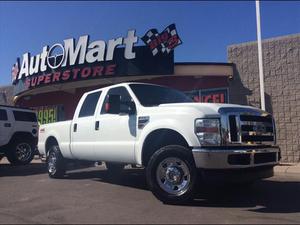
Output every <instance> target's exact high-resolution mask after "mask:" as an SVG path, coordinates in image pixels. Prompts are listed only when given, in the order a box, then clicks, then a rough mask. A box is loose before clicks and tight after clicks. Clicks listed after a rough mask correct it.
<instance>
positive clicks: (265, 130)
mask: <svg viewBox="0 0 300 225" xmlns="http://www.w3.org/2000/svg"><path fill="white" fill-rule="evenodd" d="M220 113H221V115H222V117H221V124H222V136H223V144H225V145H231V144H240V145H241V144H243V145H269V144H274V143H275V141H276V140H275V139H276V133H275V127H274V120H273V117H272V116H271V115H270V114H268V113H266V112H263V111H259V110H254V109H253V110H252V109H250V110H248V109H243V108H221V109H220Z"/></svg>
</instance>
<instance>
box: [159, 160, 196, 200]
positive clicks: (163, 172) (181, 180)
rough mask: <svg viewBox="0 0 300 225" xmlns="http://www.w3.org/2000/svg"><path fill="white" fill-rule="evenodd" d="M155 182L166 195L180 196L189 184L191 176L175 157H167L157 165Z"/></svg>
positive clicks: (183, 163)
mask: <svg viewBox="0 0 300 225" xmlns="http://www.w3.org/2000/svg"><path fill="white" fill-rule="evenodd" d="M156 180H157V182H158V185H159V187H160V188H161V189H163V190H164V191H165V192H167V193H168V194H172V195H177V196H179V195H182V194H184V193H185V192H186V191H187V190H188V188H189V186H190V183H191V174H190V170H189V167H188V166H187V164H186V163H185V162H184V161H183V160H181V159H179V158H176V157H169V158H166V159H164V160H163V161H162V162H160V163H159V165H158V167H157V170H156Z"/></svg>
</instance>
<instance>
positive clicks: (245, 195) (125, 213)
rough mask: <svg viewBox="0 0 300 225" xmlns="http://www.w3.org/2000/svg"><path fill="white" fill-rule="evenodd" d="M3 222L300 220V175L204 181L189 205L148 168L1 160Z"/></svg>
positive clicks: (0, 178) (0, 177) (207, 222)
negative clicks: (158, 194) (63, 171)
mask: <svg viewBox="0 0 300 225" xmlns="http://www.w3.org/2000/svg"><path fill="white" fill-rule="evenodd" d="M0 190H1V194H0V223H3V224H8V223H27V224H28V223H39V224H40V223H64V224H66V223H130V224H134V223H138V224H141V223H151V224H154V223H160V224H161V223H170V224H174V223H176V224H182V223H205V224H209V223H213V224H216V223H223V224H224V223H229V224H234V223H251V224H263V223H265V224H266V223H267V224H291V223H296V224H299V223H300V177H299V174H284V173H282V174H277V175H276V176H275V177H273V178H271V179H267V180H264V181H260V182H257V183H255V184H254V185H253V186H252V187H251V188H249V187H246V188H245V187H237V186H214V185H209V186H207V185H206V186H203V187H200V189H199V190H198V192H199V193H198V194H197V196H196V198H195V199H194V200H193V201H191V202H189V203H188V204H186V205H166V204H163V203H162V202H160V201H158V200H157V199H156V198H155V197H154V196H153V195H152V193H151V192H150V191H148V190H147V187H146V182H145V176H144V170H142V169H126V170H124V171H123V173H122V176H121V177H120V178H116V179H111V178H109V177H108V176H107V173H106V171H105V168H104V167H103V166H98V167H88V168H81V169H75V170H72V171H68V174H67V175H66V177H65V178H64V179H57V180H55V179H50V178H48V175H47V173H46V168H45V164H43V163H40V162H39V161H38V162H35V163H32V164H30V165H27V166H19V167H13V166H11V165H9V164H7V163H3V162H2V163H1V164H0Z"/></svg>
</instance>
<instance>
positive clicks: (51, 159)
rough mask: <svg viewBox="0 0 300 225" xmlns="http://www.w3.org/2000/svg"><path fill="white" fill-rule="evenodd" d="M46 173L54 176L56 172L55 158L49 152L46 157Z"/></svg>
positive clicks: (53, 154)
mask: <svg viewBox="0 0 300 225" xmlns="http://www.w3.org/2000/svg"><path fill="white" fill-rule="evenodd" d="M48 172H49V173H50V174H54V173H55V172H56V156H55V153H54V152H50V154H49V157H48Z"/></svg>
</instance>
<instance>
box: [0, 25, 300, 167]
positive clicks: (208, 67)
mask: <svg viewBox="0 0 300 225" xmlns="http://www.w3.org/2000/svg"><path fill="white" fill-rule="evenodd" d="M168 28H172V27H171V25H170V26H169V27H168ZM150 31H152V32H153V29H152V30H149V31H148V32H147V33H146V35H145V36H144V37H142V38H141V39H142V40H143V41H144V42H145V45H142V46H135V45H134V43H136V42H137V38H138V37H136V36H135V31H128V34H127V37H119V38H115V39H111V40H109V41H108V42H104V41H102V40H98V41H94V42H91V43H89V41H88V40H89V39H88V36H81V37H80V38H79V39H78V40H77V41H75V40H74V39H66V40H63V41H62V43H64V46H63V45H62V44H59V43H58V44H54V45H52V46H51V47H50V48H49V47H48V46H45V47H43V48H42V51H41V53H40V54H37V55H36V56H31V55H30V54H29V53H25V54H24V55H23V56H22V57H21V58H20V59H18V60H17V63H16V64H15V65H14V67H13V70H12V75H13V87H14V93H13V104H14V105H18V106H22V107H30V108H33V109H35V110H36V111H37V114H38V119H39V122H40V123H41V124H44V123H51V122H56V121H63V120H68V119H71V118H72V117H73V114H74V111H75V108H76V105H77V103H78V101H79V99H80V97H81V96H82V94H83V93H85V92H86V91H90V90H93V89H97V88H101V87H105V86H108V85H112V84H117V83H121V82H130V81H134V82H144V83H152V84H160V85H166V86H169V87H173V88H176V89H179V90H182V91H184V92H185V93H186V94H188V95H189V96H191V97H192V98H193V99H194V101H196V102H215V103H237V104H243V105H252V106H256V107H260V98H259V76H258V56H257V43H256V42H250V43H243V44H237V45H231V46H229V47H228V63H204V62H184V63H183V62H174V54H175V52H176V49H175V48H176V46H177V45H179V44H181V40H180V38H179V37H178V36H177V32H176V28H175V31H174V29H173V30H172V29H171V30H170V29H169V30H168V29H166V30H164V31H163V32H162V33H161V34H159V35H160V36H157V35H156V36H155V37H156V38H153V37H152V36H150V35H149V32H150ZM174 32H175V33H174ZM158 37H159V38H158ZM161 43H164V45H162V44H161ZM299 52H300V35H299V34H298V35H290V36H284V37H279V38H274V39H268V40H264V41H263V56H264V58H263V60H264V66H265V67H264V72H265V92H266V106H267V107H266V111H268V112H270V113H272V114H273V115H274V117H275V121H276V124H277V131H278V133H277V140H278V144H279V145H280V147H281V149H282V157H283V158H282V159H283V161H289V162H300V141H299V134H298V130H299V129H300V77H299V74H300V56H299ZM6 89H7V88H6ZM0 91H1V90H0ZM6 91H7V90H6ZM0 97H1V96H0ZM6 98H7V97H6ZM0 100H1V99H0Z"/></svg>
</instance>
